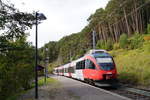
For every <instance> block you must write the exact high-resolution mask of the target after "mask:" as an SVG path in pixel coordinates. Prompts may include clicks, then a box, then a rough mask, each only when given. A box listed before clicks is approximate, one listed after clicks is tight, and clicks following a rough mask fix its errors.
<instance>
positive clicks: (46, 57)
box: [45, 48, 49, 84]
mask: <svg viewBox="0 0 150 100" xmlns="http://www.w3.org/2000/svg"><path fill="white" fill-rule="evenodd" d="M48 62H49V57H48V48H45V84H46V78H47V77H48V75H47V74H48V73H47V66H48Z"/></svg>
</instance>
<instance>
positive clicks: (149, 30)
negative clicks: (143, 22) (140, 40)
mask: <svg viewBox="0 0 150 100" xmlns="http://www.w3.org/2000/svg"><path fill="white" fill-rule="evenodd" d="M147 33H148V34H150V24H148V25H147Z"/></svg>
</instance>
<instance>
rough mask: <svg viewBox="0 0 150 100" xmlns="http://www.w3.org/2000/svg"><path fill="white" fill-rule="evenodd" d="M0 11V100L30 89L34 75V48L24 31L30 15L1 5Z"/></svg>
mask: <svg viewBox="0 0 150 100" xmlns="http://www.w3.org/2000/svg"><path fill="white" fill-rule="evenodd" d="M2 8H3V11H0V15H1V16H0V30H1V32H3V34H1V35H0V100H6V99H7V98H8V97H10V96H12V95H14V94H15V93H19V92H20V91H22V90H26V89H28V88H30V82H31V80H32V79H33V76H34V73H33V71H34V48H33V47H32V46H31V45H30V43H28V42H26V38H27V34H26V33H25V31H26V30H27V29H28V28H31V27H32V24H33V20H34V16H33V15H32V14H28V13H23V12H19V11H18V10H16V9H15V8H14V7H13V6H11V5H7V4H4V5H3V6H2Z"/></svg>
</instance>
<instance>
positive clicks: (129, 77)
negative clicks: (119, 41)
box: [110, 41, 150, 86]
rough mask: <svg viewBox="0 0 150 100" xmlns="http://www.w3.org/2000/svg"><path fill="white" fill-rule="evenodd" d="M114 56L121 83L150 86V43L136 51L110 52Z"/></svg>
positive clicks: (119, 50) (145, 43)
mask: <svg viewBox="0 0 150 100" xmlns="http://www.w3.org/2000/svg"><path fill="white" fill-rule="evenodd" d="M110 53H111V54H112V56H114V59H115V62H116V66H117V70H118V74H119V76H118V78H119V80H120V81H122V82H125V83H130V84H133V85H139V86H148V85H150V41H149V42H144V44H143V46H142V47H140V48H138V49H134V50H124V49H118V50H113V51H110Z"/></svg>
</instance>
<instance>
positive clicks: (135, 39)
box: [129, 33, 144, 49]
mask: <svg viewBox="0 0 150 100" xmlns="http://www.w3.org/2000/svg"><path fill="white" fill-rule="evenodd" d="M143 41H144V40H143V36H142V35H140V34H139V33H136V34H135V35H133V36H132V37H131V38H129V44H130V45H129V49H137V48H140V47H141V46H142V44H143Z"/></svg>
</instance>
